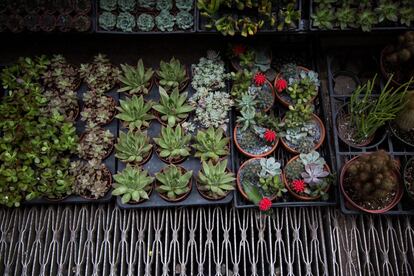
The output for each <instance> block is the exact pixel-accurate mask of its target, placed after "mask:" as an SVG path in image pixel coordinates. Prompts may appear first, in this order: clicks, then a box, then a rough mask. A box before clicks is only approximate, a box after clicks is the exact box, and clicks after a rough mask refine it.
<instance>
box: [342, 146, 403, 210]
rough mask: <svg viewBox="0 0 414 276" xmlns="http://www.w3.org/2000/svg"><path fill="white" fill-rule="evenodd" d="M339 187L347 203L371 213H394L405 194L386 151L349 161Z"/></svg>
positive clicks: (397, 172) (398, 175)
mask: <svg viewBox="0 0 414 276" xmlns="http://www.w3.org/2000/svg"><path fill="white" fill-rule="evenodd" d="M339 184H340V188H341V191H342V193H343V195H344V196H345V199H346V200H347V202H348V203H349V204H351V205H352V206H353V207H355V208H357V209H359V210H362V211H364V212H368V213H377V214H378V213H385V212H387V211H389V210H391V209H392V208H394V206H395V205H397V204H398V202H399V201H400V200H401V197H402V194H403V188H402V185H401V179H400V174H399V171H398V167H397V165H396V162H395V161H394V159H393V158H392V157H391V156H390V155H389V154H388V153H386V152H385V151H383V150H379V151H376V152H372V153H369V154H362V155H360V156H356V157H354V158H352V159H351V160H349V161H348V162H346V164H345V165H344V167H343V168H342V171H341V177H340V183H339Z"/></svg>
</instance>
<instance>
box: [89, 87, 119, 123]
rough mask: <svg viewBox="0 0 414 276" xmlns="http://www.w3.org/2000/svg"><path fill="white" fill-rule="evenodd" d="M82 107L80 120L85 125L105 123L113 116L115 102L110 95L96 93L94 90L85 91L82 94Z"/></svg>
mask: <svg viewBox="0 0 414 276" xmlns="http://www.w3.org/2000/svg"><path fill="white" fill-rule="evenodd" d="M83 102H84V107H83V110H82V112H81V120H82V121H84V122H86V125H87V126H91V125H101V126H103V125H107V124H109V123H110V122H111V121H112V119H113V118H114V116H115V113H116V108H115V107H116V102H115V100H114V98H112V97H110V96H104V95H98V94H96V92H94V91H87V92H85V94H84V96H83Z"/></svg>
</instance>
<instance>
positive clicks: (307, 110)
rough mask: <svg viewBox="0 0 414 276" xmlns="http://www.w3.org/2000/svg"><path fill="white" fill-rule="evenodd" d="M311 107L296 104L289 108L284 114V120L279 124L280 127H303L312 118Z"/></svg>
mask: <svg viewBox="0 0 414 276" xmlns="http://www.w3.org/2000/svg"><path fill="white" fill-rule="evenodd" d="M312 113H313V106H312V105H310V104H296V105H295V106H289V111H287V112H286V115H285V119H284V121H283V122H282V123H281V124H282V125H281V126H282V127H286V128H288V129H289V128H296V127H301V126H303V124H304V123H306V122H308V121H309V120H310V119H311V118H312V117H311V116H312Z"/></svg>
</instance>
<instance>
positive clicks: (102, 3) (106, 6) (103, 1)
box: [99, 0, 117, 12]
mask: <svg viewBox="0 0 414 276" xmlns="http://www.w3.org/2000/svg"><path fill="white" fill-rule="evenodd" d="M116 2H117V0H99V7H100V8H101V9H103V10H104V11H109V12H110V11H114V10H115V9H116Z"/></svg>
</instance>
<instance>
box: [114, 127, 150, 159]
mask: <svg viewBox="0 0 414 276" xmlns="http://www.w3.org/2000/svg"><path fill="white" fill-rule="evenodd" d="M115 150H116V153H115V157H117V158H118V159H119V160H121V161H122V162H127V163H131V164H133V165H143V164H145V163H146V162H147V161H148V160H149V159H150V158H151V154H152V144H151V142H150V139H149V137H148V136H147V133H146V132H141V131H137V132H132V131H128V132H127V133H125V132H120V133H119V137H118V142H117V143H116V144H115Z"/></svg>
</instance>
